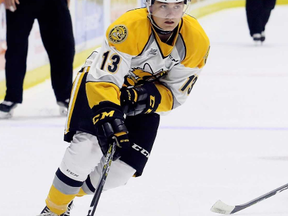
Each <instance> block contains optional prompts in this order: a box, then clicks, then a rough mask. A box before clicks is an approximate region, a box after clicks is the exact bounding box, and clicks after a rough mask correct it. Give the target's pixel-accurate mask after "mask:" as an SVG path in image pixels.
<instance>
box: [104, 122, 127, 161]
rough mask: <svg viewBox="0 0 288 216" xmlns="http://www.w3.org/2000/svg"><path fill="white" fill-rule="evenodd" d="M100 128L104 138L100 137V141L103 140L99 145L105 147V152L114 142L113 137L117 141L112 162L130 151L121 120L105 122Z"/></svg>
mask: <svg viewBox="0 0 288 216" xmlns="http://www.w3.org/2000/svg"><path fill="white" fill-rule="evenodd" d="M101 127H102V128H101V129H102V130H103V135H104V137H102V139H103V138H104V142H100V143H101V144H104V145H105V146H104V148H105V151H106V152H107V150H108V148H109V144H111V143H112V142H113V141H114V140H113V137H114V138H115V139H116V140H117V141H116V151H115V153H114V156H113V160H116V159H118V158H120V157H121V156H122V155H123V154H124V153H125V152H126V151H128V150H129V149H130V141H129V136H128V130H127V128H126V126H125V124H124V121H123V120H121V119H114V120H113V121H111V122H105V123H104V124H103V125H102V126H101ZM106 144H107V146H106ZM101 146H102V145H101ZM106 148H107V150H106Z"/></svg>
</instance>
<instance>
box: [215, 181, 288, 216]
mask: <svg viewBox="0 0 288 216" xmlns="http://www.w3.org/2000/svg"><path fill="white" fill-rule="evenodd" d="M287 189H288V184H285V185H283V186H281V187H279V188H276V189H274V190H272V191H270V192H268V193H266V194H264V195H262V196H260V197H257V198H255V199H253V200H251V201H249V202H247V203H244V204H242V205H236V206H230V205H227V204H225V203H223V202H222V201H221V200H218V201H217V202H216V203H215V204H214V205H213V206H212V208H211V209H210V210H211V211H212V212H216V213H219V214H226V215H229V214H234V213H236V212H239V211H241V210H243V209H245V208H248V207H249V206H251V205H254V204H256V203H258V202H261V201H262V200H265V199H267V198H269V197H271V196H274V195H276V194H277V193H280V192H282V191H284V190H287Z"/></svg>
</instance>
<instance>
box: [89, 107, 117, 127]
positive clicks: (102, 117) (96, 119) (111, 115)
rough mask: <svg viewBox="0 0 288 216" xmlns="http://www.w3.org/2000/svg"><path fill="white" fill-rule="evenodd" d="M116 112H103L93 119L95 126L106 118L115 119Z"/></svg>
mask: <svg viewBox="0 0 288 216" xmlns="http://www.w3.org/2000/svg"><path fill="white" fill-rule="evenodd" d="M114 113H115V111H114V110H111V111H110V112H102V113H100V114H98V115H96V116H94V117H93V124H94V125H95V124H96V123H97V122H98V121H99V120H103V119H104V118H106V117H113V115H114Z"/></svg>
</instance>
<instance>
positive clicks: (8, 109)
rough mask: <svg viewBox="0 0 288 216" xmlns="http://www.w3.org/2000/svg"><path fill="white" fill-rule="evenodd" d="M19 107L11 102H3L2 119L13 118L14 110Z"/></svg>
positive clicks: (1, 107) (0, 109) (1, 105)
mask: <svg viewBox="0 0 288 216" xmlns="http://www.w3.org/2000/svg"><path fill="white" fill-rule="evenodd" d="M16 107H17V103H14V102H11V101H5V100H4V101H3V102H2V103H1V104H0V119H9V118H11V117H12V114H13V111H14V109H15V108H16Z"/></svg>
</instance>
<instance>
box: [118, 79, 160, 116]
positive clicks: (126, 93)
mask: <svg viewBox="0 0 288 216" xmlns="http://www.w3.org/2000/svg"><path fill="white" fill-rule="evenodd" d="M120 101H121V107H122V110H123V112H124V113H125V114H126V115H128V116H135V115H138V114H149V113H154V112H155V111H156V110H157V108H158V106H159V104H160V102H161V94H160V93H159V91H158V89H157V88H156V86H155V85H154V84H153V83H150V82H147V83H145V84H143V85H140V86H136V87H133V88H126V87H124V88H122V89H121V98H120Z"/></svg>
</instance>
